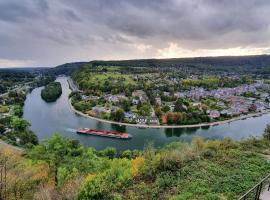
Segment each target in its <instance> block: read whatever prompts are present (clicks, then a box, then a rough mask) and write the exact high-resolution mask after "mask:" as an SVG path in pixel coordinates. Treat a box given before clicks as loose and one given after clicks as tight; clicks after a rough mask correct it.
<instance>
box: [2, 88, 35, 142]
mask: <svg viewBox="0 0 270 200" xmlns="http://www.w3.org/2000/svg"><path fill="white" fill-rule="evenodd" d="M3 98H4V99H3ZM25 99H26V93H25V92H23V91H22V92H16V91H10V92H9V93H8V96H7V97H2V98H1V99H0V100H1V101H0V102H2V101H5V106H1V107H6V108H7V111H9V110H11V113H12V115H8V116H7V117H1V118H0V139H2V140H4V141H6V142H8V143H10V144H12V145H16V146H23V147H30V146H32V145H35V144H38V138H37V136H36V135H35V134H34V133H33V132H32V131H31V130H30V124H29V123H28V122H27V121H26V120H24V119H22V116H23V105H24V101H25ZM4 113H6V111H5V112H4Z"/></svg>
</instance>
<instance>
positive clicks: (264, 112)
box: [69, 99, 270, 128]
mask: <svg viewBox="0 0 270 200" xmlns="http://www.w3.org/2000/svg"><path fill="white" fill-rule="evenodd" d="M69 105H70V108H71V110H72V111H73V112H75V113H77V114H79V115H81V116H83V117H87V118H89V119H93V120H96V121H99V122H104V123H109V124H115V125H119V126H130V127H136V128H196V127H197V128H199V127H207V126H217V125H221V124H227V123H230V122H233V121H238V120H244V119H248V118H251V117H259V116H261V115H264V114H268V113H270V110H266V111H263V112H259V113H251V114H248V115H242V116H239V117H234V118H231V119H228V120H224V121H217V122H210V123H201V124H190V125H144V124H130V123H124V122H115V121H111V120H106V119H100V118H97V117H92V116H89V115H87V114H85V113H82V112H80V111H78V110H76V109H75V108H74V107H73V105H72V104H71V99H69Z"/></svg>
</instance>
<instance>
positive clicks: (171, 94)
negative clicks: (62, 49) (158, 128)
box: [71, 69, 270, 125]
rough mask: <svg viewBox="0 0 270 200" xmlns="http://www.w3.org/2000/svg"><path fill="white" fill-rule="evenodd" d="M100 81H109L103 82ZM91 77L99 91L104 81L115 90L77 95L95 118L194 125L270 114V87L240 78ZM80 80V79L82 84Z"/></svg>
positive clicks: (81, 106)
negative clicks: (258, 114)
mask: <svg viewBox="0 0 270 200" xmlns="http://www.w3.org/2000/svg"><path fill="white" fill-rule="evenodd" d="M118 70H119V69H118ZM172 75H173V76H172ZM100 76H103V78H102V80H101V79H100V78H99V77H100ZM91 77H92V79H93V80H95V81H97V82H98V83H99V85H102V81H103V82H104V87H109V86H110V87H112V88H111V89H110V90H109V91H106V90H104V88H100V89H97V88H95V87H94V86H93V87H91V88H90V89H89V88H88V89H83V90H81V91H80V90H78V89H76V90H75V91H74V92H73V93H72V94H71V96H72V98H71V100H72V105H73V106H74V108H75V109H77V110H78V111H81V112H83V113H84V114H87V115H89V116H91V117H96V118H100V119H106V120H111V121H116V122H125V123H130V124H139V125H191V124H200V123H210V122H217V121H224V120H228V119H232V118H234V117H239V116H245V115H249V114H254V113H264V112H268V111H269V110H270V106H269V91H270V84H268V82H267V81H264V80H263V79H250V78H247V77H243V76H235V75H231V76H229V77H227V78H226V79H222V78H221V76H218V75H216V76H213V75H211V76H204V77H200V76H194V75H193V76H183V74H181V76H176V75H175V73H172V72H171V71H169V72H166V73H164V74H160V73H156V72H155V73H147V74H136V75H130V74H123V73H121V74H119V75H116V76H115V77H117V78H116V79H114V78H115V77H111V76H110V73H107V72H104V70H103V72H102V73H93V72H91ZM104 77H105V78H104ZM77 80H78V79H77ZM77 80H76V77H75V82H76V83H78V82H79V81H77ZM243 80H244V81H243ZM127 82H128V83H127ZM230 82H233V85H231V84H230ZM72 84H73V85H74V83H73V82H72ZM84 84H85V83H84ZM75 85H76V84H75ZM78 85H79V86H80V85H81V84H80V82H79V83H78ZM89 85H90V84H89ZM92 85H94V83H93V84H92ZM164 85H167V87H164ZM226 86H227V87H226ZM80 88H81V87H80ZM121 88H123V89H121ZM144 88H145V89H144ZM132 89H133V90H132Z"/></svg>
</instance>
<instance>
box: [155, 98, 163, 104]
mask: <svg viewBox="0 0 270 200" xmlns="http://www.w3.org/2000/svg"><path fill="white" fill-rule="evenodd" d="M155 101H156V104H157V105H159V106H161V105H162V101H161V98H160V97H156V98H155Z"/></svg>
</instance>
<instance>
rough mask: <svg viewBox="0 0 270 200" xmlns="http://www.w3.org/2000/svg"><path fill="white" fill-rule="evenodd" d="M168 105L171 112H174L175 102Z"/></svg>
mask: <svg viewBox="0 0 270 200" xmlns="http://www.w3.org/2000/svg"><path fill="white" fill-rule="evenodd" d="M167 105H168V106H169V107H170V110H171V111H172V112H173V111H174V108H175V105H174V103H173V102H168V103H167Z"/></svg>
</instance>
